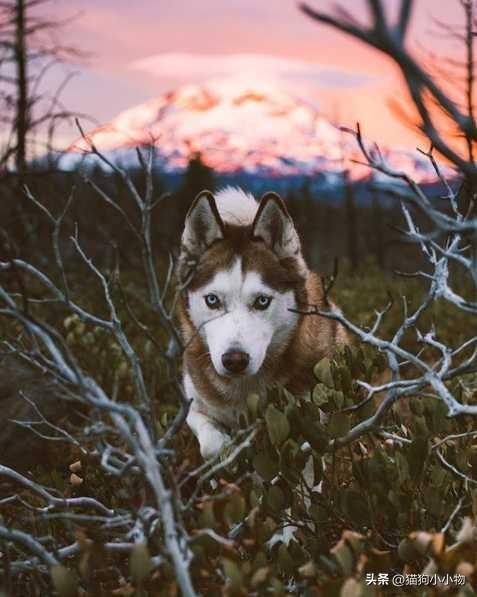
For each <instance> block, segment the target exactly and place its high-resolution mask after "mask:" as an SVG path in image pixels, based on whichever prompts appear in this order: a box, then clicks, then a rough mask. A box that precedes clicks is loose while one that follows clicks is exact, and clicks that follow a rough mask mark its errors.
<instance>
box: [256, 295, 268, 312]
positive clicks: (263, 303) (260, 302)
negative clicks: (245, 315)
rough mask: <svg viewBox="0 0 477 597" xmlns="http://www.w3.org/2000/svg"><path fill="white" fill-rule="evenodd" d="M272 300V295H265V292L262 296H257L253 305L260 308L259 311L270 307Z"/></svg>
mask: <svg viewBox="0 0 477 597" xmlns="http://www.w3.org/2000/svg"><path fill="white" fill-rule="evenodd" d="M271 302H272V297H271V296H265V295H264V294H261V295H260V296H257V298H256V299H255V302H254V304H253V306H254V307H255V309H258V310H259V311H265V309H268V307H270V303H271Z"/></svg>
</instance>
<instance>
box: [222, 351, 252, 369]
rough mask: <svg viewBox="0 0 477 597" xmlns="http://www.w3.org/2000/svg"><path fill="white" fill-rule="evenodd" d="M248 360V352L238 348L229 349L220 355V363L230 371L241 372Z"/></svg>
mask: <svg viewBox="0 0 477 597" xmlns="http://www.w3.org/2000/svg"><path fill="white" fill-rule="evenodd" d="M249 361H250V357H249V356H248V354H247V353H246V352H241V351H240V350H230V351H229V352H226V353H224V354H223V355H222V365H223V366H224V367H225V368H226V369H227V371H229V372H230V373H243V372H244V371H245V369H246V368H247V365H248V363H249Z"/></svg>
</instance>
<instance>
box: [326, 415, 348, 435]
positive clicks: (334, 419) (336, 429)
mask: <svg viewBox="0 0 477 597" xmlns="http://www.w3.org/2000/svg"><path fill="white" fill-rule="evenodd" d="M349 429H350V416H349V415H347V414H346V413H333V414H332V415H331V417H330V420H329V423H328V432H329V434H330V435H331V437H341V436H342V435H345V434H346V433H348V431H349Z"/></svg>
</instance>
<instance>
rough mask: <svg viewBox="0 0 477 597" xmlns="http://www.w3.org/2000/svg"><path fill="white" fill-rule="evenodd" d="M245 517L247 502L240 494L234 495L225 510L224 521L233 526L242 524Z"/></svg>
mask: <svg viewBox="0 0 477 597" xmlns="http://www.w3.org/2000/svg"><path fill="white" fill-rule="evenodd" d="M244 516H245V500H244V498H243V496H242V495H240V494H239V493H234V494H233V495H232V497H231V498H229V500H228V501H227V504H226V505H225V508H224V519H225V520H226V522H227V523H228V524H229V526H232V525H234V524H237V523H238V522H242V520H243V518H244Z"/></svg>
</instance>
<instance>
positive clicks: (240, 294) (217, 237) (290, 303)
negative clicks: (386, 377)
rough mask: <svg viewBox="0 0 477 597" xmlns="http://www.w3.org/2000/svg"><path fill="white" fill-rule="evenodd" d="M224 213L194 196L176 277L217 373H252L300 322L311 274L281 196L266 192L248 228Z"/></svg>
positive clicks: (278, 351) (206, 195) (213, 203)
mask: <svg viewBox="0 0 477 597" xmlns="http://www.w3.org/2000/svg"><path fill="white" fill-rule="evenodd" d="M237 200H239V198H237ZM249 207H250V206H249ZM220 210H221V204H220V201H219V202H218V203H216V201H215V199H214V196H213V195H212V194H211V193H209V192H203V193H201V194H199V195H198V197H197V198H196V199H195V201H194V203H193V204H192V206H191V208H190V210H189V213H188V214H187V217H186V221H185V228H184V232H183V235H182V251H181V258H180V267H179V274H180V276H181V279H182V281H183V283H184V285H185V291H184V292H185V298H186V301H185V302H186V308H187V311H188V314H189V318H190V320H191V321H192V323H193V325H194V327H195V328H196V330H197V331H198V333H199V334H200V336H201V337H202V339H203V341H204V343H205V345H206V349H207V351H208V352H209V353H210V357H211V360H212V363H213V365H214V368H215V370H216V372H217V373H218V374H219V375H220V376H226V377H235V376H253V375H256V374H258V373H259V372H260V370H261V369H262V368H263V367H264V366H265V364H266V363H267V362H268V363H270V361H271V359H273V358H274V357H276V356H277V355H279V354H281V353H282V352H283V350H284V349H285V348H286V346H287V343H288V341H289V339H290V337H291V336H292V334H293V331H294V330H295V328H296V325H297V321H298V315H297V314H296V313H294V312H293V310H294V309H296V308H297V305H298V303H299V302H302V301H304V300H305V299H306V296H305V281H306V277H307V273H308V272H307V268H306V265H305V262H304V260H303V257H302V252H301V246H300V240H299V237H298V234H297V232H296V230H295V226H294V225H293V221H292V219H291V217H290V215H289V214H288V211H287V209H286V207H285V204H284V203H283V201H282V200H281V199H280V197H278V196H277V195H275V194H273V193H267V194H266V195H264V196H263V198H262V200H261V201H260V203H259V204H258V203H257V204H256V209H255V207H254V204H253V203H252V211H254V212H255V213H252V214H251V216H250V222H246V223H245V224H244V222H243V219H242V221H241V222H240V223H237V219H235V221H234V217H233V214H230V212H229V213H227V214H225V213H222V214H221V211H220ZM230 216H232V217H230Z"/></svg>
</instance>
